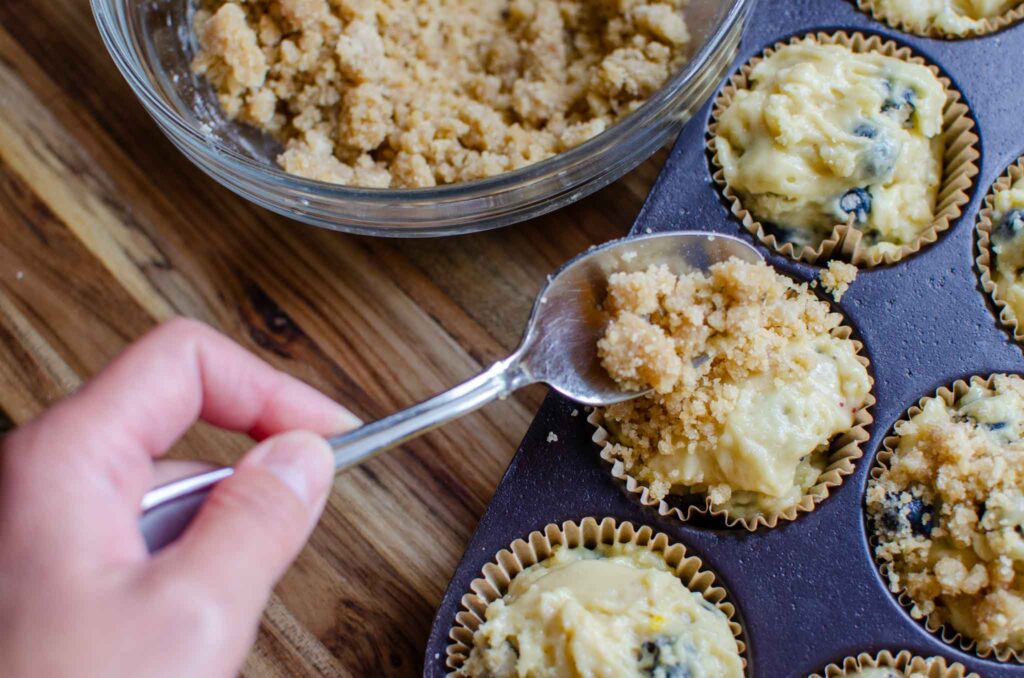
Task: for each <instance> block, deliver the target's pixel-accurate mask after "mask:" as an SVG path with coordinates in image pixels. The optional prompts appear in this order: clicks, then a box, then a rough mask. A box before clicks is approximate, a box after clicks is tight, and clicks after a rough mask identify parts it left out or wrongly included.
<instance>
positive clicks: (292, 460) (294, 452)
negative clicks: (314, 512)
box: [243, 431, 334, 509]
mask: <svg viewBox="0 0 1024 678" xmlns="http://www.w3.org/2000/svg"><path fill="white" fill-rule="evenodd" d="M243 464H245V465H249V466H258V467H260V468H263V469H266V470H267V471H270V473H272V474H274V476H276V477H277V478H278V479H279V480H280V481H281V482H283V483H284V484H285V485H287V486H288V488H289V489H291V491H292V492H294V493H295V495H296V496H297V497H298V498H299V499H301V500H302V502H303V503H304V504H306V506H308V507H310V508H311V509H318V508H319V507H320V505H321V504H322V503H323V501H324V499H325V498H326V496H327V492H328V490H329V489H330V486H331V480H332V478H333V477H334V463H333V460H332V455H331V448H330V447H329V446H328V445H327V441H325V440H324V439H323V438H321V437H320V436H318V435H316V434H315V433H308V432H306V431H293V432H290V433H283V434H281V435H278V436H274V437H273V438H270V439H268V440H264V441H263V442H262V443H260V444H259V445H257V446H256V447H255V448H253V450H252V452H250V453H249V454H248V456H246V458H245V460H244V462H243Z"/></svg>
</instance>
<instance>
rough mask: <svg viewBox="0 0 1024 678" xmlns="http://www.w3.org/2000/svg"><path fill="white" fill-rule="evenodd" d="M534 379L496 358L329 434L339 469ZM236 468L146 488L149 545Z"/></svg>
mask: <svg viewBox="0 0 1024 678" xmlns="http://www.w3.org/2000/svg"><path fill="white" fill-rule="evenodd" d="M531 382H532V380H531V379H530V378H529V377H528V376H527V374H526V372H525V371H524V370H523V369H522V367H521V365H520V363H519V359H518V356H512V357H511V358H508V359H506V360H503V361H501V362H498V363H495V364H494V365H493V366H491V368H490V369H488V370H487V371H486V372H483V373H482V374H479V375H477V376H476V377H473V378H472V379H470V380H469V381H467V382H464V383H462V384H460V385H458V386H456V387H455V388H453V389H450V390H448V391H445V392H444V393H441V394H440V395H437V396H434V397H433V398H431V399H430V400H426V401H424V402H422V403H420V404H418V405H413V406H412V407H410V408H408V409H405V410H402V411H400V412H396V413H395V414H392V415H390V416H387V417H385V418H383V419H380V420H379V421H375V422H372V423H370V424H366V425H365V426H361V427H359V428H357V429H355V430H354V431H349V432H348V433H343V434H341V435H338V436H335V437H333V438H330V439H328V441H327V442H328V443H329V444H330V446H331V449H332V450H334V468H335V471H336V472H338V473H340V472H341V471H344V470H345V469H348V468H351V467H352V466H355V465H356V464H360V463H362V462H363V461H366V460H367V459H369V458H370V457H372V456H373V455H375V454H377V453H378V452H382V451H384V450H387V449H389V448H392V447H395V446H396V445H401V444H402V443H404V442H406V441H408V440H410V439H412V438H415V437H416V436H418V435H420V434H421V433H425V432H427V431H429V430H431V429H433V428H436V427H438V426H441V425H442V424H445V423H447V422H449V421H451V420H453V419H457V418H458V417H461V416H462V415H464V414H468V413H470V412H472V411H474V410H476V409H479V408H480V407H483V406H484V405H486V404H487V403H489V402H491V401H493V400H495V399H497V398H504V397H505V396H507V395H509V394H510V393H512V392H513V391H515V390H516V389H518V388H520V387H522V386H525V385H526V384H528V383H531ZM233 472H234V470H233V469H232V468H230V467H224V468H216V469H213V470H211V471H206V472H204V473H199V474H196V475H189V476H187V477H185V478H180V479H178V480H175V481H172V482H169V483H167V484H164V485H161V486H159V487H156V488H154V489H152V490H150V491H149V492H147V493H146V495H145V496H144V497H143V499H142V517H141V519H140V521H139V526H140V528H141V530H142V535H143V537H144V538H145V540H146V546H147V548H148V549H149V551H150V552H151V553H152V552H156V551H158V550H160V549H162V548H163V547H164V546H166V545H167V544H169V543H171V542H172V541H174V540H175V539H177V538H178V537H179V536H180V535H181V533H182V532H184V530H185V528H186V527H188V525H189V523H190V522H191V521H192V518H193V517H194V516H195V514H196V513H197V512H198V511H199V508H200V507H201V506H202V505H203V502H204V501H206V497H207V496H208V495H209V494H210V491H211V490H212V489H213V487H214V486H215V485H216V484H217V483H219V482H220V481H222V480H224V479H225V478H228V477H229V476H231V475H232V473H233Z"/></svg>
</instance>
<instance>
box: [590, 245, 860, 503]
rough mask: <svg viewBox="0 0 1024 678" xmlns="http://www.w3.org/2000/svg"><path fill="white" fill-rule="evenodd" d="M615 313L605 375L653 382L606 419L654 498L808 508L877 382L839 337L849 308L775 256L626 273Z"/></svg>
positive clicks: (616, 286) (616, 283) (619, 451)
mask: <svg viewBox="0 0 1024 678" xmlns="http://www.w3.org/2000/svg"><path fill="white" fill-rule="evenodd" d="M605 309H606V310H607V311H608V313H609V314H610V315H611V322H610V324H609V325H608V328H607V330H606V332H605V334H604V337H603V338H602V339H601V340H600V342H599V343H598V353H599V355H600V357H601V360H602V364H603V365H604V367H605V369H607V370H608V372H609V374H611V376H612V377H613V378H614V379H615V381H616V382H617V383H619V384H620V385H621V386H622V387H623V388H624V389H628V390H642V389H648V388H653V389H654V390H653V392H652V393H650V394H649V395H644V396H641V397H639V398H636V399H634V400H631V401H627V402H624V403H620V404H617V405H613V406H611V407H607V408H605V409H604V410H603V411H602V421H603V424H604V426H605V428H607V429H608V431H609V432H610V434H611V442H612V447H611V452H612V454H613V455H615V456H616V457H617V458H619V459H621V460H622V462H623V464H624V465H625V467H626V470H627V472H628V473H629V474H631V475H632V476H634V477H635V478H637V479H638V480H639V481H640V482H641V483H643V484H645V485H646V486H647V487H648V488H649V490H650V493H651V494H652V495H653V496H654V497H655V498H656V499H662V498H664V497H666V496H668V495H669V494H674V495H684V496H690V495H706V497H707V499H708V501H709V502H710V504H711V505H712V507H716V508H721V509H725V510H727V511H728V512H729V513H730V514H731V515H733V516H736V517H741V518H752V517H754V516H756V515H759V514H773V513H777V512H779V511H782V510H784V509H786V508H789V507H791V506H793V505H795V504H797V503H798V502H799V501H800V499H801V498H802V497H803V495H804V494H805V493H806V491H807V489H808V488H810V487H812V486H813V485H814V484H815V482H816V481H817V479H818V477H819V476H820V475H821V473H822V471H823V470H824V468H825V466H826V465H827V464H826V460H827V457H828V450H829V442H830V440H831V439H832V438H833V437H834V436H836V435H837V434H840V433H843V432H846V431H849V430H850V429H851V428H852V427H853V425H854V421H855V413H856V412H857V411H858V410H859V409H860V408H861V407H862V406H863V405H864V404H865V402H866V400H867V397H868V393H869V391H870V388H871V379H870V377H869V376H868V373H867V369H866V367H865V366H864V365H863V364H862V363H861V362H860V361H859V360H858V358H857V355H856V348H855V345H854V342H853V341H851V340H849V339H841V338H839V337H837V336H835V335H834V334H833V330H835V329H836V328H837V327H838V326H839V324H840V321H841V318H840V316H839V315H838V314H835V313H831V312H830V310H829V308H828V306H827V305H826V304H825V303H824V302H822V301H821V300H819V299H818V298H817V297H815V296H814V294H813V293H811V292H810V291H809V289H808V288H807V286H806V285H803V284H797V283H795V282H794V281H792V280H791V279H789V278H787V277H785V276H783V275H780V274H778V273H776V272H775V271H774V270H773V269H772V268H771V267H769V266H768V265H767V264H765V263H757V264H752V263H746V262H742V261H739V260H737V259H731V260H729V261H727V262H724V263H719V264H716V265H714V266H712V267H711V269H710V272H709V274H708V275H703V274H701V273H699V272H697V273H690V274H687V275H676V274H674V273H672V272H671V271H669V270H668V268H666V267H663V266H662V267H651V268H649V269H647V270H646V271H641V272H634V273H615V274H613V275H611V276H610V278H609V280H608V297H607V300H606V302H605Z"/></svg>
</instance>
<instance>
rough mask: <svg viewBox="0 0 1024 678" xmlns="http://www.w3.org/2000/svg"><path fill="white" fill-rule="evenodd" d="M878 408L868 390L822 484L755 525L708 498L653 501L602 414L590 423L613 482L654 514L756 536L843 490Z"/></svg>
mask: <svg viewBox="0 0 1024 678" xmlns="http://www.w3.org/2000/svg"><path fill="white" fill-rule="evenodd" d="M852 334H853V330H852V329H851V328H850V327H849V326H848V325H839V326H837V327H836V328H835V329H833V330H832V336H833V337H836V338H838V339H850V337H851V336H852ZM852 341H853V345H854V351H855V353H856V354H857V360H858V361H860V363H861V364H862V365H864V367H865V368H867V369H868V378H869V379H870V380H871V386H872V388H873V387H874V379H873V378H872V377H871V375H870V369H871V363H870V362H869V361H868V359H867V358H866V357H865V356H864V353H863V348H864V346H863V344H861V342H859V341H857V340H855V339H853V340H852ZM874 404H875V397H874V395H873V394H872V393H871V391H870V390H869V391H868V395H867V398H866V399H865V401H864V404H863V405H862V406H861V407H860V408H859V409H858V410H857V411H856V413H854V422H853V426H852V427H851V428H850V430H849V431H846V432H844V433H841V434H839V435H837V436H835V437H834V438H833V439H832V440H831V441H830V442H829V455H828V464H827V466H826V467H825V469H824V470H823V471H822V472H821V475H820V476H818V479H817V482H815V483H814V485H812V486H811V487H810V488H808V490H807V492H806V493H805V494H804V496H803V497H801V498H800V501H799V502H797V503H796V504H794V505H792V506H790V507H788V508H786V509H783V510H782V511H778V512H775V513H765V514H759V515H757V516H755V517H754V518H750V519H748V518H743V517H739V516H734V515H731V514H730V513H729V511H728V510H726V509H720V508H714V507H713V506H712V504H711V501H710V499H707V498H705V502H704V504H700V503H686V504H684V505H681V506H680V505H677V504H674V503H673V502H671V501H670V500H669V499H668V498H665V499H658V498H656V497H654V496H653V495H652V494H651V492H650V489H649V488H648V487H647V485H645V484H644V483H643V482H641V481H640V480H638V479H637V478H635V477H634V476H632V475H630V474H629V472H628V471H627V470H626V466H625V464H624V463H623V462H622V460H621V459H618V458H616V457H615V456H614V454H613V453H612V449H613V445H614V443H615V441H614V440H613V439H612V435H611V433H610V432H609V431H608V429H606V428H605V427H604V426H603V420H602V416H601V410H600V409H595V410H593V411H592V412H591V413H590V414H589V415H588V417H587V422H588V423H589V424H591V425H592V426H593V427H594V429H595V430H594V435H593V437H592V440H593V442H594V444H595V445H597V446H598V447H599V448H600V450H601V459H602V460H603V461H604V462H606V464H607V465H608V466H609V467H610V471H611V474H612V477H613V478H615V479H616V480H617V481H619V482H621V483H622V484H623V485H624V486H625V488H626V491H627V492H628V493H630V494H632V495H635V496H636V498H637V499H639V501H640V503H641V504H643V505H644V506H648V507H652V508H654V509H655V510H657V512H658V515H660V516H663V517H668V518H674V519H676V520H679V521H683V522H688V521H691V520H693V519H694V518H696V517H697V516H711V517H712V518H715V519H717V520H721V521H722V522H724V523H725V525H726V526H727V527H730V528H732V527H740V528H742V529H744V530H749V531H751V532H753V531H755V530H757V529H758V528H760V527H766V528H773V527H775V526H776V525H778V524H779V522H781V521H789V520H795V519H796V517H797V516H798V515H799V514H801V513H807V512H810V511H813V510H814V509H815V508H816V507H817V505H818V504H819V503H821V502H822V501H824V500H825V498H827V497H828V495H829V491H830V489H831V488H834V487H838V486H839V485H840V484H842V482H843V478H844V477H846V476H848V475H850V474H851V473H853V470H854V464H855V462H856V461H857V460H858V459H860V458H861V457H862V456H864V451H863V449H862V446H863V444H864V443H866V442H867V441H868V440H869V439H870V437H871V434H870V433H869V431H868V427H869V426H870V425H871V423H872V422H873V421H874V419H873V418H872V416H871V407H872V406H873V405H874ZM670 496H672V495H670Z"/></svg>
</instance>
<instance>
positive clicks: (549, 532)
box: [446, 518, 747, 671]
mask: <svg viewBox="0 0 1024 678" xmlns="http://www.w3.org/2000/svg"><path fill="white" fill-rule="evenodd" d="M599 544H607V545H609V546H611V545H615V544H632V545H634V546H637V547H639V548H641V549H647V550H648V551H653V552H655V553H658V554H661V555H662V556H663V557H664V558H665V562H666V563H667V564H668V566H669V568H670V570H671V572H672V573H673V574H674V575H675V576H677V577H679V579H680V580H681V581H682V582H683V584H684V585H686V587H687V588H688V589H690V590H691V591H695V592H697V593H700V594H701V595H702V596H703V597H704V599H705V600H707V601H708V602H709V603H712V604H713V605H714V606H715V607H717V608H718V609H719V610H721V611H722V613H724V614H725V616H726V618H727V619H728V620H729V629H730V630H731V631H732V634H733V636H734V637H735V638H736V645H737V648H738V650H739V653H740V658H741V659H742V660H743V666H744V668H746V665H747V659H746V647H747V646H746V641H745V638H744V632H743V627H742V626H740V624H739V622H738V621H736V608H735V607H734V606H733V604H732V603H731V602H730V601H729V598H728V594H727V593H726V590H725V589H724V588H722V587H721V586H718V585H717V584H716V583H715V580H716V577H715V575H714V573H712V572H711V571H709V570H707V569H705V568H704V563H703V562H702V561H701V559H700V558H697V557H696V556H690V555H687V553H686V547H685V546H683V545H682V544H679V543H672V541H671V539H670V538H669V537H668V535H666V534H664V533H662V532H655V531H654V530H653V529H652V528H650V527H648V526H647V525H641V526H640V527H635V526H634V525H633V524H632V523H629V522H623V523H616V522H615V519H614V518H603V519H601V520H600V521H599V520H598V519H597V518H584V519H583V520H581V521H580V522H578V523H577V522H575V521H566V522H564V523H562V524H561V525H557V524H555V523H549V524H548V525H546V526H545V527H544V528H543V529H542V530H539V531H536V532H531V533H530V534H529V536H528V537H526V539H525V540H524V539H517V540H515V541H514V542H512V544H511V545H510V546H509V548H507V549H502V550H501V551H499V552H498V554H497V555H496V556H495V558H494V561H493V562H490V563H487V564H486V565H484V568H483V571H482V572H481V576H480V577H479V578H478V579H474V580H473V582H472V583H471V584H470V585H469V588H470V593H467V594H466V595H464V596H463V597H462V609H460V610H459V612H458V613H457V614H456V615H455V625H454V626H453V627H452V630H451V631H450V632H449V634H448V637H449V639H450V640H451V643H449V645H448V648H447V650H446V654H447V656H448V658H447V666H448V668H449V669H451V670H452V671H458V670H459V669H460V668H462V665H463V664H464V663H465V661H466V659H467V658H468V657H469V653H470V652H471V651H472V649H473V635H474V634H475V633H476V631H477V629H479V628H480V626H481V625H482V624H483V623H484V620H485V618H486V617H485V613H486V610H487V606H488V605H490V604H491V603H492V602H494V601H495V600H498V599H499V598H501V597H502V596H504V595H505V593H507V592H508V587H509V584H510V583H511V582H512V580H513V579H514V578H515V577H516V576H518V575H519V574H520V573H521V572H522V571H523V570H525V569H526V568H528V567H530V566H531V565H536V564H537V563H539V562H541V561H543V560H546V559H547V558H550V557H551V555H552V554H553V553H554V550H555V548H556V547H559V546H564V547H566V548H576V547H579V546H582V547H586V548H593V547H595V546H597V545H599Z"/></svg>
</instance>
